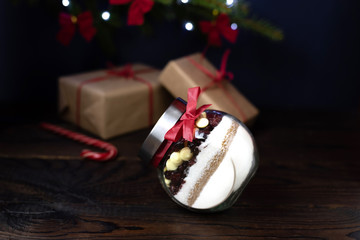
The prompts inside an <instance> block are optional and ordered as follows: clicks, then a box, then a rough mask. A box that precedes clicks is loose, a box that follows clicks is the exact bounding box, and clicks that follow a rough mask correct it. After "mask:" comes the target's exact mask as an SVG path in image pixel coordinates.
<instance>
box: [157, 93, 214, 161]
mask: <svg viewBox="0 0 360 240" xmlns="http://www.w3.org/2000/svg"><path fill="white" fill-rule="evenodd" d="M199 95H200V87H194V88H189V89H188V102H187V105H186V111H185V113H184V114H183V115H182V116H181V118H180V120H179V121H178V122H177V123H176V124H175V125H174V126H173V127H172V128H171V129H170V130H169V131H167V133H166V134H165V137H164V138H165V140H167V141H166V142H165V143H163V144H162V146H161V147H160V148H159V150H158V151H157V153H156V154H155V156H154V157H153V165H154V166H158V165H159V163H160V161H161V159H162V158H163V157H164V155H165V153H166V152H167V150H168V149H169V147H170V146H171V144H172V143H173V142H177V141H179V139H180V138H184V139H185V140H187V141H190V142H192V141H193V139H194V130H195V127H194V125H195V120H196V119H197V118H198V117H199V116H200V114H201V113H202V112H203V111H205V109H206V108H208V107H209V106H211V104H206V105H203V106H201V107H199V108H198V109H196V105H197V100H198V98H199Z"/></svg>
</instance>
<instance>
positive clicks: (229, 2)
mask: <svg viewBox="0 0 360 240" xmlns="http://www.w3.org/2000/svg"><path fill="white" fill-rule="evenodd" d="M233 4H234V0H226V5H228V6H231V5H233Z"/></svg>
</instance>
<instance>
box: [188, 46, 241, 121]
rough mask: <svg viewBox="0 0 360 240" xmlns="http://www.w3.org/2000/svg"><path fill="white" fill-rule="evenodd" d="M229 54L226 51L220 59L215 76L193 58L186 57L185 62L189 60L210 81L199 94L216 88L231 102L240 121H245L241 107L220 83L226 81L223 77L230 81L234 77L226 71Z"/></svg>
mask: <svg viewBox="0 0 360 240" xmlns="http://www.w3.org/2000/svg"><path fill="white" fill-rule="evenodd" d="M229 54H230V50H229V49H228V50H226V51H225V53H224V55H223V57H222V60H221V65H220V70H217V71H216V72H215V74H213V73H212V72H210V71H209V70H208V69H207V68H206V67H204V66H203V65H202V64H200V63H198V62H196V61H195V60H194V59H193V58H191V57H187V60H189V62H191V63H192V64H193V65H194V66H195V67H196V68H197V69H199V70H200V71H201V72H203V73H204V74H205V75H206V76H208V77H209V78H210V79H212V80H211V82H210V83H209V84H208V85H206V86H204V87H203V88H202V90H201V92H205V91H206V90H208V89H209V88H211V87H213V86H217V87H218V88H220V89H221V90H222V91H223V92H224V93H225V95H226V97H227V98H228V99H229V100H230V101H231V103H232V104H233V105H234V107H235V108H236V109H237V111H238V112H239V114H240V116H241V118H242V119H241V120H242V121H246V119H247V117H246V115H245V113H244V112H243V110H242V109H241V107H240V106H239V105H238V103H237V102H236V100H235V99H234V98H233V96H231V94H230V92H229V91H228V90H226V88H225V87H224V86H223V84H222V82H223V81H224V80H225V79H226V78H225V77H227V78H228V79H229V80H230V81H231V80H233V79H234V75H233V74H232V73H231V72H227V71H226V64H227V61H228V58H229Z"/></svg>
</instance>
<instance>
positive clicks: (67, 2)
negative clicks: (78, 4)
mask: <svg viewBox="0 0 360 240" xmlns="http://www.w3.org/2000/svg"><path fill="white" fill-rule="evenodd" d="M62 5H63V6H64V7H68V6H69V5H70V1H69V0H62Z"/></svg>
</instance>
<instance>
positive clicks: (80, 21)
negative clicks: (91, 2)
mask: <svg viewBox="0 0 360 240" xmlns="http://www.w3.org/2000/svg"><path fill="white" fill-rule="evenodd" d="M59 24H60V27H61V29H60V31H59V32H58V34H57V36H56V38H57V40H58V41H59V42H60V43H61V44H63V45H65V46H67V45H69V44H70V42H71V39H72V38H73V36H74V35H75V31H76V25H78V26H79V32H80V34H81V35H82V36H83V37H84V38H85V40H86V41H88V42H90V40H91V39H92V38H93V37H94V35H95V34H96V28H94V27H93V17H92V15H91V12H90V11H86V12H83V13H81V14H79V15H78V16H77V17H76V16H71V15H70V14H67V13H63V12H62V13H60V14H59Z"/></svg>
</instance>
